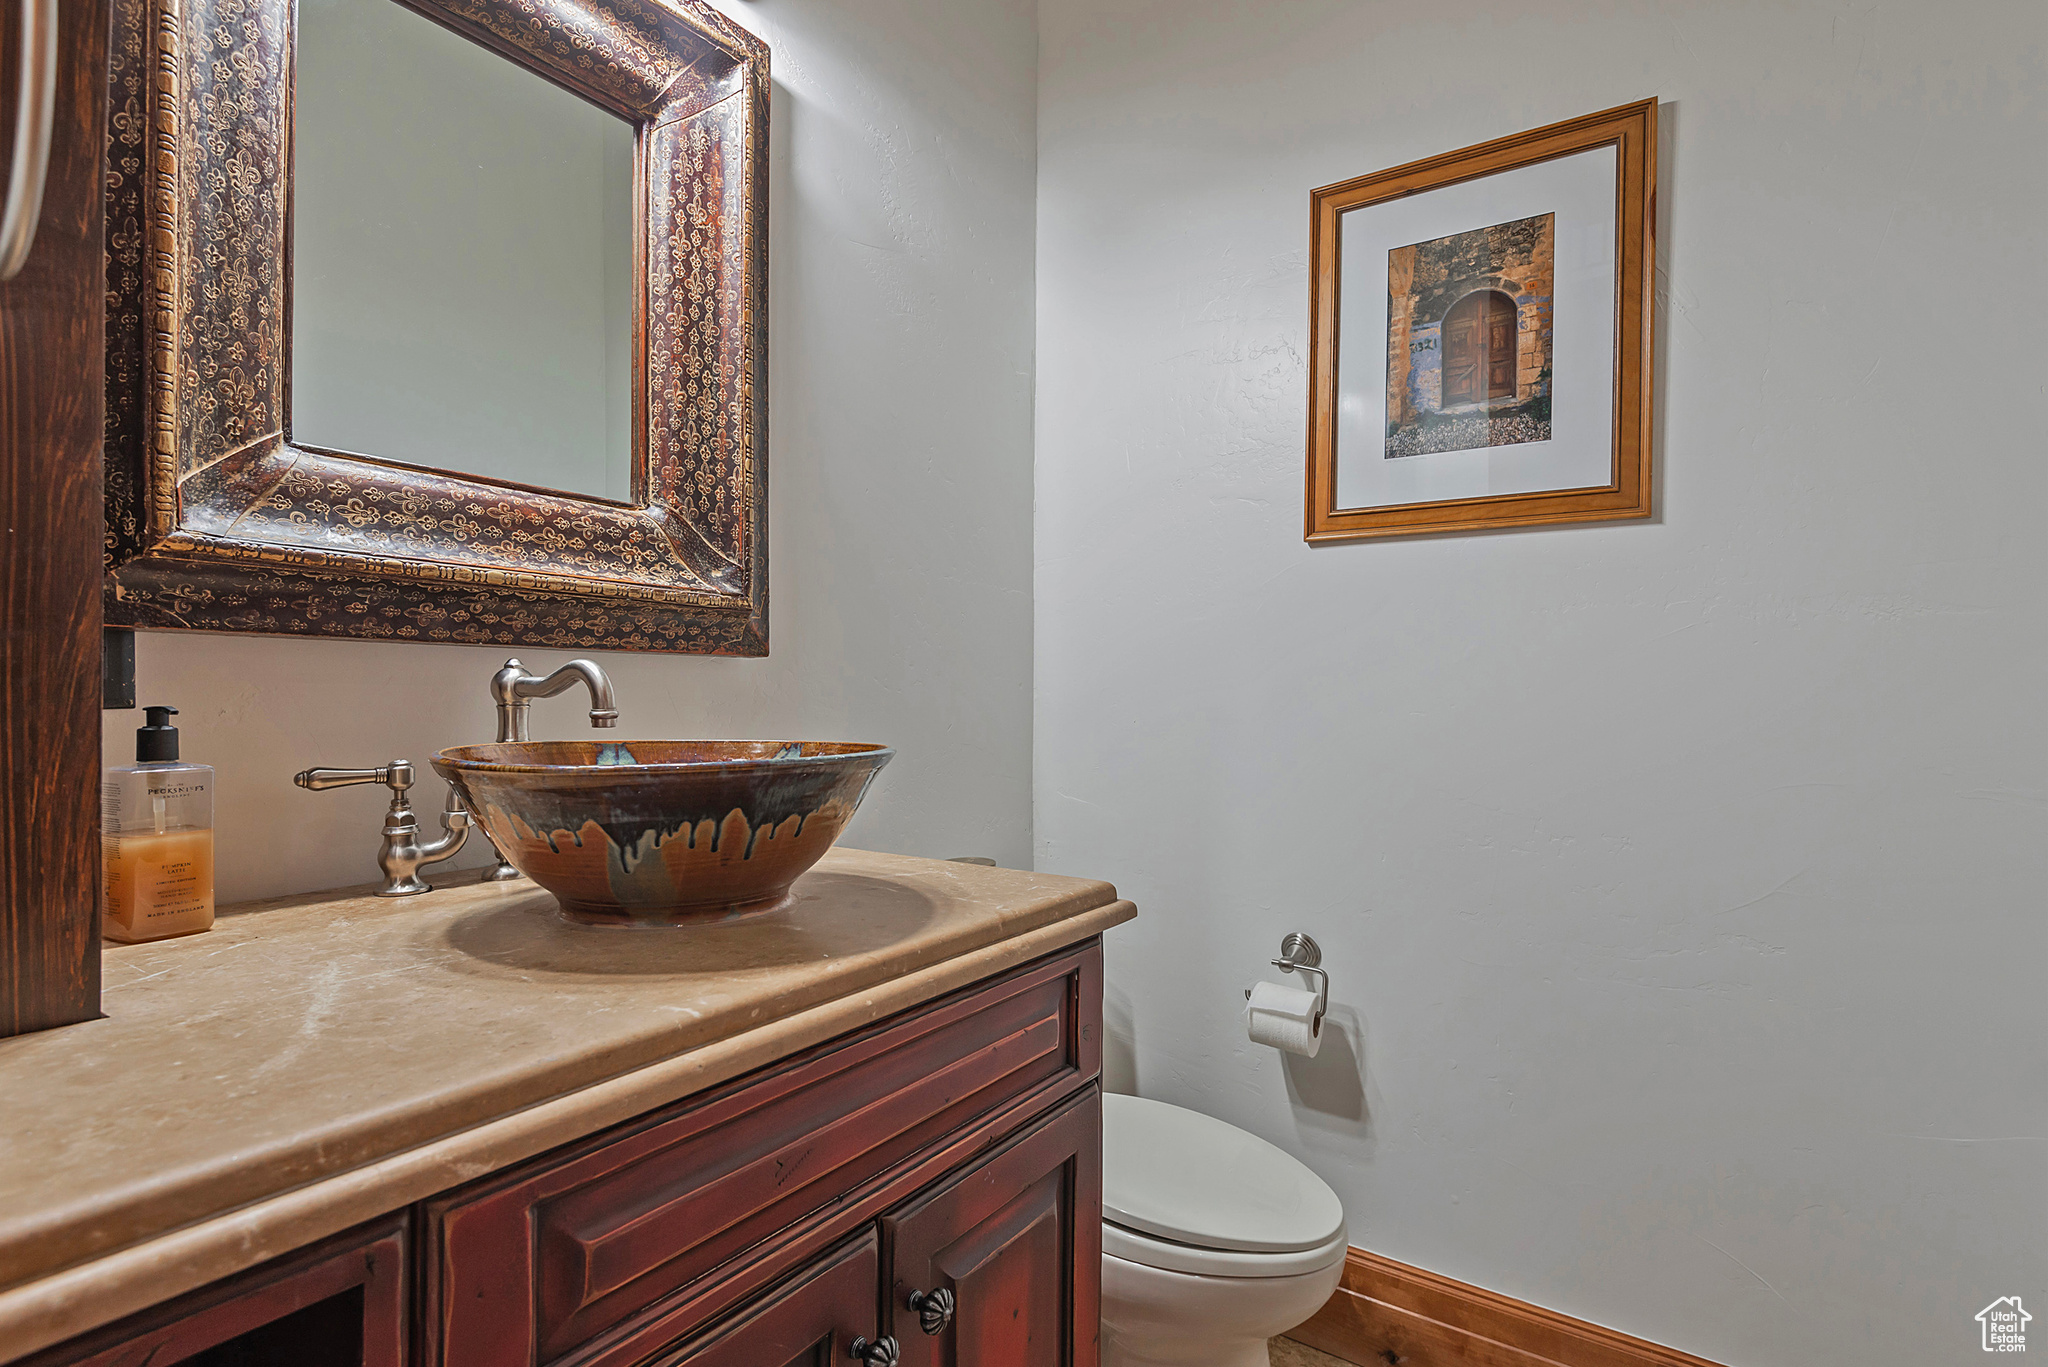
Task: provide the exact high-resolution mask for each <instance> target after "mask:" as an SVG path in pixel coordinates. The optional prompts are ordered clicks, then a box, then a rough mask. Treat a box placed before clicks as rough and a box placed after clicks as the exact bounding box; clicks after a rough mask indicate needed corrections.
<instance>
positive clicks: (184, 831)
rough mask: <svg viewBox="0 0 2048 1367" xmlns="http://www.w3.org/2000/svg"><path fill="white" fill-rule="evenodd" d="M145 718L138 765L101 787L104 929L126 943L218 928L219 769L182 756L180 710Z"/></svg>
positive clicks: (113, 772)
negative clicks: (216, 841) (216, 834)
mask: <svg viewBox="0 0 2048 1367" xmlns="http://www.w3.org/2000/svg"><path fill="white" fill-rule="evenodd" d="M143 714H144V722H145V724H144V725H143V726H142V727H140V728H139V729H137V731H136V732H135V763H134V765H133V766H124V767H121V768H116V769H109V770H107V773H106V778H105V780H104V782H103V783H102V784H101V785H100V853H101V856H102V858H103V859H104V861H105V866H106V892H107V897H106V915H105V918H104V920H103V921H102V922H101V927H100V929H101V933H102V934H103V935H104V936H105V937H106V938H107V939H109V940H116V941H119V942H121V943H123V944H134V943H137V942H139V941H142V940H167V939H169V938H171V937H172V936H174V935H192V934H195V933H197V932H199V931H202V930H211V929H212V928H213V769H212V767H211V766H210V765H205V764H186V763H184V762H183V761H181V760H180V759H179V758H178V728H177V727H175V726H173V725H171V718H172V717H175V716H177V715H178V709H177V708H175V707H146V708H144V709H143Z"/></svg>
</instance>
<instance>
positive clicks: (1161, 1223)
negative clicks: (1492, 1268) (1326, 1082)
mask: <svg viewBox="0 0 2048 1367" xmlns="http://www.w3.org/2000/svg"><path fill="white" fill-rule="evenodd" d="M1102 1104H1103V1111H1102V1364H1103V1367H1268V1360H1267V1356H1266V1340H1267V1339H1269V1338H1271V1337H1273V1335H1275V1334H1283V1333H1285V1332H1286V1331H1288V1330H1289V1329H1292V1328H1294V1327H1295V1326H1296V1325H1298V1324H1300V1323H1301V1322H1302V1321H1303V1320H1305V1319H1307V1318H1308V1317H1309V1316H1311V1315H1313V1314H1315V1312H1316V1311H1317V1310H1319V1309H1321V1308H1322V1305H1323V1302H1324V1301H1326V1300H1328V1299H1329V1298H1330V1293H1331V1292H1333V1291H1335V1290H1336V1289H1337V1281H1338V1279H1339V1278H1340V1277H1341V1276H1342V1275H1343V1272H1344V1254H1345V1250H1346V1248H1347V1246H1348V1238H1349V1236H1348V1233H1347V1231H1346V1229H1345V1226H1344V1207H1343V1204H1342V1203H1341V1202H1339V1201H1338V1200H1337V1194H1336V1193H1335V1192H1333V1191H1331V1190H1330V1188H1329V1186H1328V1185H1327V1184H1325V1183H1324V1182H1323V1180H1322V1179H1321V1178H1319V1177H1317V1176H1316V1175H1315V1174H1314V1173H1312V1172H1310V1171H1309V1170H1308V1169H1307V1168H1306V1167H1304V1166H1302V1164H1301V1163H1299V1162H1297V1161H1296V1160H1295V1159H1294V1158H1293V1157H1291V1156H1290V1155H1288V1154H1287V1153H1285V1152H1283V1151H1282V1150H1280V1149H1278V1148H1275V1147H1274V1146H1273V1145H1271V1144H1268V1143H1267V1142H1266V1141H1265V1140H1263V1139H1260V1138H1259V1137H1258V1136H1257V1135H1251V1134H1246V1133H1245V1132H1244V1131H1243V1130H1240V1129H1238V1128H1237V1127H1235V1126H1233V1125H1227V1124H1225V1123H1224V1122H1222V1121H1220V1120H1217V1119H1215V1118H1213V1117H1211V1116H1206V1115H1202V1114H1200V1113H1199V1112H1196V1111H1188V1110H1183V1109H1181V1108H1180V1107H1178V1106H1168V1105H1166V1104H1165V1103H1164V1102H1159V1101H1147V1100H1145V1099H1143V1098H1141V1097H1134V1096H1105V1097H1104V1098H1103V1099H1102Z"/></svg>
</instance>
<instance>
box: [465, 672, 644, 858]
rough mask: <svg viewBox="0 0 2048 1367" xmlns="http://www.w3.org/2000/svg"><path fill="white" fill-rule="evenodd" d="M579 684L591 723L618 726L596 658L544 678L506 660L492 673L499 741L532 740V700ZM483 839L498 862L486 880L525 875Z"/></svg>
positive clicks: (616, 711)
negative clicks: (583, 689) (587, 702)
mask: <svg viewBox="0 0 2048 1367" xmlns="http://www.w3.org/2000/svg"><path fill="white" fill-rule="evenodd" d="M579 683H580V684H582V685H583V686H584V687H586V688H588V689H589V690H590V724H591V725H592V726H597V727H612V726H617V725H618V724H619V708H618V703H617V702H616V701H615V700H614V699H613V697H612V681H611V679H610V678H609V677H608V676H607V675H606V674H605V672H604V671H603V670H602V669H600V668H598V665H597V661H595V660H571V661H569V663H567V664H565V665H563V666H562V667H561V668H560V669H558V670H556V671H555V672H554V673H552V674H550V675H548V676H547V677H546V678H542V677H541V676H540V675H538V674H531V673H528V672H527V669H526V666H525V665H523V664H521V663H519V661H518V660H517V659H516V658H515V659H510V660H507V661H505V667H504V668H503V669H501V670H499V671H498V672H497V673H495V674H493V675H491V700H492V701H493V702H495V703H497V704H498V740H499V741H500V742H501V743H502V742H504V741H508V740H530V739H532V737H531V736H529V735H528V734H527V720H528V718H529V717H530V716H531V715H532V712H533V700H534V699H535V698H552V697H554V696H555V695H556V694H557V693H566V692H568V691H569V690H570V689H571V688H573V687H575V686H576V685H577V684H579ZM477 824H478V826H479V827H481V826H482V824H483V823H482V822H481V821H479V822H478V823H477ZM484 841H485V843H487V844H489V845H490V847H491V853H492V854H494V855H496V856H497V858H498V862H497V863H495V864H493V865H492V866H491V868H490V869H489V870H488V871H487V872H486V873H485V874H484V881H485V882H487V883H490V882H499V883H502V882H506V881H508V880H510V879H514V878H520V877H524V875H523V874H521V873H520V872H519V870H518V869H515V868H513V867H512V865H511V863H510V861H508V860H507V859H506V858H505V855H504V852H503V851H501V850H500V849H499V848H498V842H497V841H495V840H492V839H491V833H490V832H489V831H488V830H486V831H484Z"/></svg>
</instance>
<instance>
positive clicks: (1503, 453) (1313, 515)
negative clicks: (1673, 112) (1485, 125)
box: [1307, 100, 1657, 541]
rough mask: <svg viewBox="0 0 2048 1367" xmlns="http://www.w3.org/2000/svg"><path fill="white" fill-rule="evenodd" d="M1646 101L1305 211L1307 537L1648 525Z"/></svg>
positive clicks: (1315, 196) (1516, 138)
mask: <svg viewBox="0 0 2048 1367" xmlns="http://www.w3.org/2000/svg"><path fill="white" fill-rule="evenodd" d="M1656 186H1657V102H1656V101H1655V100H1643V101H1640V102H1638V103H1636V104H1630V105H1623V106H1622V107H1621V108H1619V109H1610V110H1606V111H1605V112H1603V113H1599V114H1588V115H1586V116H1585V117H1584V118H1578V119H1571V120H1568V121H1566V122H1564V123H1557V124H1552V125H1550V126H1549V127H1547V128H1538V129H1535V130H1533V131H1531V132H1527V133H1517V134H1515V135H1513V136H1512V137H1505V138H1498V139H1496V140H1494V141H1492V142H1488V143H1482V144H1480V145H1479V146H1477V147H1467V148H1465V149H1464V150H1462V151H1458V152H1450V153H1446V154H1445V155H1443V156H1439V157H1431V158H1429V159H1428V160H1427V161H1418V162H1412V163H1410V164H1409V165H1406V166H1397V167H1394V168H1393V169H1392V170H1388V171H1380V172H1378V173H1376V174H1374V175H1369V176H1361V177H1359V178H1357V179H1356V180H1347V181H1344V182H1342V183H1341V184H1337V185H1326V186H1324V187H1323V188H1322V189H1320V190H1317V191H1315V192H1313V193H1312V194H1311V195H1310V197H1309V206H1310V218H1309V257H1310V262H1311V276H1310V283H1309V290H1310V314H1309V319H1310V335H1309V432H1308V533H1307V536H1308V540H1310V541H1337V540H1345V539H1349V538H1353V537H1369V536H1403V535H1413V534H1415V533H1418V532H1453V531H1476V530H1484V529H1487V528H1494V527H1524V526H1530V525H1534V524H1538V523H1547V522H1592V521H1600V520H1606V519H1618V518H1633V517H1648V516H1649V515H1650V377H1651V365H1650V346H1651V328H1650V323H1651V307H1652V303H1651V301H1652V298H1653V295H1652V290H1651V277H1652V271H1653V269H1654V265H1655V257H1656Z"/></svg>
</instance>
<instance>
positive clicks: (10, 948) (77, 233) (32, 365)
mask: <svg viewBox="0 0 2048 1367" xmlns="http://www.w3.org/2000/svg"><path fill="white" fill-rule="evenodd" d="M18 4H19V0H9V2H8V3H6V4H5V6H4V9H5V13H4V15H0V23H4V24H5V25H6V26H7V29H8V33H7V41H6V42H4V43H0V50H4V51H5V54H6V55H5V59H4V60H5V62H6V70H5V71H4V72H0V167H5V168H7V170H8V171H11V168H12V161H11V158H12V156H13V151H12V149H13V146H14V142H15V138H14V133H15V128H14V111H15V108H16V94H15V92H16V90H17V89H18V83H19V81H20V80H21V77H22V73H21V66H20V51H19V49H20V47H21V44H20V42H19V41H18V35H19V24H20V19H19V15H18V13H17V10H18ZM107 18H108V13H107V7H106V4H105V0H58V22H57V86H56V102H55V105H56V114H55V120H54V126H53V129H52V136H51V143H50V169H49V178H48V182H47V185H46V188H45V190H44V194H43V204H42V213H41V215H40V218H39V221H38V223H37V226H36V234H35V239H34V242H33V244H32V245H31V247H30V249H29V253H28V258H27V263H26V265H25V266H24V267H23V268H22V270H21V273H20V274H18V275H16V276H15V277H14V278H13V279H12V280H9V281H7V282H5V283H0V1035H17V1034H21V1033H23V1032H25V1031H29V1030H41V1029H44V1028H47V1027H49V1026H53V1025H66V1024H69V1023H71V1022H73V1021H81V1020H90V1019H92V1018H93V1017H95V1016H97V1015H98V1014H99V1010H100V945H99V881H100V846H99V802H98V789H99V767H100V722H99V679H100V667H99V666H100V561H101V550H100V547H101V543H102V541H103V539H104V531H103V527H104V525H105V523H104V514H103V512H102V508H101V496H100V482H101V457H100V438H101V415H102V412H103V410H104V406H105V393H104V390H105V385H104V380H103V376H104V373H105V350H106V348H105V341H104V339H105V331H106V328H105V307H104V301H105V297H106V266H105V261H104V257H103V254H102V253H103V248H102V238H103V225H104V215H103V212H102V208H101V204H102V193H101V192H102V179H103V177H102V171H101V166H102V160H103V156H104V151H105V146H106V133H105V130H106V119H107ZM5 175H6V172H4V171H0V193H4V192H5V190H4V186H5Z"/></svg>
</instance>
